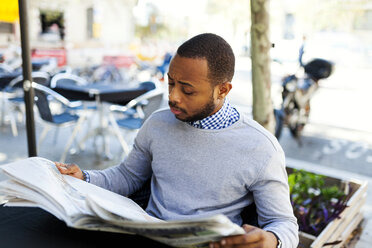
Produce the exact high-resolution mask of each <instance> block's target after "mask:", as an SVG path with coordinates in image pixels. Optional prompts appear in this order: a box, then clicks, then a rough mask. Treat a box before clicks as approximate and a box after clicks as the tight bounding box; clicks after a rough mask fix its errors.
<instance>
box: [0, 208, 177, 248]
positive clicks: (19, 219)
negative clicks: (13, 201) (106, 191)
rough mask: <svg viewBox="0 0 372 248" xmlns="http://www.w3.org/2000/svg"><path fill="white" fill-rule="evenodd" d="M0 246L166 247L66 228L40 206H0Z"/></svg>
mask: <svg viewBox="0 0 372 248" xmlns="http://www.w3.org/2000/svg"><path fill="white" fill-rule="evenodd" d="M0 247H1V248H18V247H22V248H23V247H25V248H27V247H38V248H44V247H48V248H49V247H53V248H55V247H68V248H75V247H90V248H92V247H138V248H142V247H150V248H152V247H155V248H157V247H159V248H166V247H170V246H167V245H165V244H162V243H159V242H156V241H153V240H150V239H147V238H145V237H142V236H139V235H129V234H121V233H110V232H101V231H87V230H80V229H75V228H69V227H67V226H66V224H65V223H64V222H63V221H60V220H59V219H57V218H56V217H54V216H53V215H51V214H49V213H48V212H46V211H44V210H42V209H40V208H31V207H4V206H2V205H0Z"/></svg>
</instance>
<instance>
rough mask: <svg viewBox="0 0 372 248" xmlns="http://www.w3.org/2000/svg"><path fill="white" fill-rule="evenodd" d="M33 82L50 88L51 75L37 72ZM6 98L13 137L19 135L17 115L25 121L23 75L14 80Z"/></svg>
mask: <svg viewBox="0 0 372 248" xmlns="http://www.w3.org/2000/svg"><path fill="white" fill-rule="evenodd" d="M31 77H32V81H33V82H36V83H38V84H41V85H44V86H49V82H50V75H49V73H47V72H42V71H35V72H32V74H31ZM3 93H4V95H5V97H4V98H3V99H2V100H3V103H2V104H3V108H4V109H5V110H6V111H7V113H6V114H7V115H8V116H9V119H10V123H11V128H12V133H13V136H17V135H18V129H17V115H18V116H21V118H22V119H21V120H22V121H23V117H24V113H25V106H24V91H23V75H20V76H18V77H16V78H14V79H13V80H12V81H10V83H9V84H8V86H7V87H6V88H5V89H4V91H3Z"/></svg>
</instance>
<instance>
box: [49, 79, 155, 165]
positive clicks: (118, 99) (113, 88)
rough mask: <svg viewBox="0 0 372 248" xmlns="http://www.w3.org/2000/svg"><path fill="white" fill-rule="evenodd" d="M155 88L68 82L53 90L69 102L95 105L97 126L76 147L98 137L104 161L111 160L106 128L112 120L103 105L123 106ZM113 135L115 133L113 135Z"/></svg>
mask: <svg viewBox="0 0 372 248" xmlns="http://www.w3.org/2000/svg"><path fill="white" fill-rule="evenodd" d="M154 88H155V84H154V83H153V82H143V83H140V84H138V86H128V85H125V84H109V83H92V84H87V85H78V84H72V83H69V81H61V82H57V84H56V85H55V87H53V90H55V91H56V92H58V93H59V94H61V95H63V96H64V97H66V98H67V99H69V100H79V101H91V102H92V101H94V102H95V103H96V107H97V112H98V118H99V119H98V120H99V125H98V126H97V127H96V128H94V129H92V130H88V133H87V134H86V135H85V136H84V137H83V138H82V139H81V141H80V142H79V144H78V146H79V149H81V150H82V147H83V144H84V143H85V141H86V140H87V139H89V138H92V137H97V136H100V137H102V140H103V150H104V152H103V154H102V155H103V156H104V158H105V159H111V158H112V155H111V154H110V151H109V144H108V142H109V141H108V137H109V135H110V133H111V132H112V130H111V129H109V128H107V127H108V124H109V123H110V122H111V124H112V125H114V123H112V122H113V121H114V120H111V119H110V118H109V115H108V112H109V110H108V109H107V106H106V108H105V105H104V103H108V104H119V105H125V104H127V103H128V102H130V101H131V100H133V99H134V98H136V97H138V96H140V95H142V94H144V93H146V92H148V91H149V90H152V89H154ZM114 135H115V133H114Z"/></svg>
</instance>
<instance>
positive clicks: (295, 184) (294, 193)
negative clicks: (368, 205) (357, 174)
mask: <svg viewBox="0 0 372 248" xmlns="http://www.w3.org/2000/svg"><path fill="white" fill-rule="evenodd" d="M287 170H288V183H289V187H290V193H291V202H292V206H293V210H294V214H295V216H296V217H297V221H298V224H299V229H300V247H301V248H303V247H305V248H306V247H314V248H315V247H323V246H326V245H332V246H338V247H339V246H341V245H342V244H344V243H345V241H346V240H347V238H348V236H349V235H350V234H351V232H352V231H353V230H354V229H355V227H356V226H357V225H358V224H359V222H360V221H361V220H362V214H361V212H360V208H361V206H362V205H363V204H364V201H365V191H366V183H365V184H364V183H361V182H356V181H354V180H343V179H340V178H334V177H330V176H325V175H320V174H316V173H312V172H308V171H305V170H298V169H292V168H288V169H287Z"/></svg>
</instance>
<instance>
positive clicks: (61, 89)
mask: <svg viewBox="0 0 372 248" xmlns="http://www.w3.org/2000/svg"><path fill="white" fill-rule="evenodd" d="M154 88H155V85H154V84H153V83H151V82H145V83H141V84H139V85H138V86H127V85H125V84H124V85H123V84H109V83H92V84H87V85H76V84H71V83H63V81H62V82H57V84H56V86H55V87H54V88H53V90H55V91H56V92H58V93H59V94H61V95H63V96H64V97H66V98H67V99H69V100H79V101H99V102H109V103H115V104H120V105H125V104H127V103H128V102H130V101H131V100H133V99H134V98H136V97H138V96H140V95H142V94H144V93H146V92H147V91H149V90H152V89H154Z"/></svg>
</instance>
